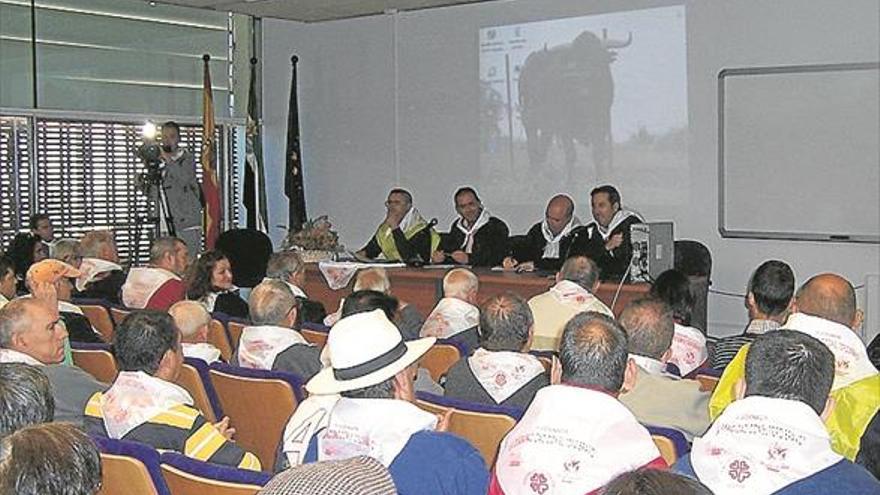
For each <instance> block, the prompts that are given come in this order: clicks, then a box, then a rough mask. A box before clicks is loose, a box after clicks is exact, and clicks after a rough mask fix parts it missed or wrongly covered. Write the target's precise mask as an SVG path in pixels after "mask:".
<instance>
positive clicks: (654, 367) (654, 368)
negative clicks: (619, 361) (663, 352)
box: [629, 354, 679, 380]
mask: <svg viewBox="0 0 880 495" xmlns="http://www.w3.org/2000/svg"><path fill="white" fill-rule="evenodd" d="M629 358H630V359H632V360H633V362H634V363H636V365H638V367H639V368H641V369H643V370H645V373H648V374H649V375H654V376H663V377H666V378H672V379H675V380H678V379H679V377H677V376H675V375H673V374H671V373H669V372H667V371H666V363H664V362H662V361H660V360H657V359H653V358H649V357H647V356H640V355H638V354H630V355H629Z"/></svg>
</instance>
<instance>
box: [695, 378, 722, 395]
mask: <svg viewBox="0 0 880 495" xmlns="http://www.w3.org/2000/svg"><path fill="white" fill-rule="evenodd" d="M694 379H695V380H697V381H698V382H700V392H713V391H714V390H715V387H717V386H718V381H719V380H721V378H719V377H717V376H713V375H703V374H698V375H696V376H695V377H694Z"/></svg>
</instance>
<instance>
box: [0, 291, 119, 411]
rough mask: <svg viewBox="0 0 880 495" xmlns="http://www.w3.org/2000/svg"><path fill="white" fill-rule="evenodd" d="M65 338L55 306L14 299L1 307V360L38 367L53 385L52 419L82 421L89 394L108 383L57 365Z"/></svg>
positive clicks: (30, 300) (74, 369)
mask: <svg viewBox="0 0 880 495" xmlns="http://www.w3.org/2000/svg"><path fill="white" fill-rule="evenodd" d="M66 338H67V330H65V329H64V325H62V324H61V321H60V319H59V318H58V309H57V308H56V307H54V306H48V305H47V304H46V302H44V301H43V300H40V299H34V298H22V299H16V300H14V301H12V302H10V303H9V304H7V305H6V306H5V307H4V308H3V309H0V363H24V364H30V365H33V366H39V367H40V370H41V371H42V372H44V373H45V374H46V377H47V378H48V379H49V383H50V384H51V386H52V396H53V398H54V400H55V419H56V420H57V421H70V422H74V423H77V424H82V422H83V410H84V409H85V405H86V403H87V402H88V400H89V397H91V396H92V394H94V393H95V392H98V391H100V390H104V389H105V388H106V387H107V386H106V385H105V384H103V383H100V382H98V381H97V380H95V379H94V378H92V376H91V375H89V374H88V373H86V372H85V371H83V370H81V369H79V368H77V367H76V366H72V365H71V366H68V365H64V364H58V363H61V362H62V360H63V359H64V340H65V339H66Z"/></svg>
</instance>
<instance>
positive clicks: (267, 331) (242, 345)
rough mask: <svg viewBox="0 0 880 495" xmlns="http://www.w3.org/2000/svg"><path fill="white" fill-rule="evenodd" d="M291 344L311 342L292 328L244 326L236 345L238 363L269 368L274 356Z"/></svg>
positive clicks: (257, 367)
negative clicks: (237, 345)
mask: <svg viewBox="0 0 880 495" xmlns="http://www.w3.org/2000/svg"><path fill="white" fill-rule="evenodd" d="M293 345H311V344H309V343H308V341H306V339H304V338H303V336H302V335H300V333H299V332H297V331H296V330H294V329H292V328H284V327H278V326H274V325H263V326H253V327H245V329H244V330H243V331H242V332H241V341H240V342H239V347H238V365H239V366H241V367H242V368H255V369H259V370H271V369H272V364H273V363H274V362H275V358H276V357H278V355H279V354H281V353H282V352H284V351H285V350H286V349H287V348H288V347H290V346H293Z"/></svg>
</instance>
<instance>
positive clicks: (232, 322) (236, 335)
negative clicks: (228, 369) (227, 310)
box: [226, 318, 249, 349]
mask: <svg viewBox="0 0 880 495" xmlns="http://www.w3.org/2000/svg"><path fill="white" fill-rule="evenodd" d="M248 325H249V323H247V322H246V321H244V320H240V319H237V318H236V319H232V318H230V319H229V321H227V322H226V330H228V331H229V340H230V343H231V344H232V348H233V349H238V343H239V342H240V341H241V334H242V332H244V328H245V327H246V326H248Z"/></svg>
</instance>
